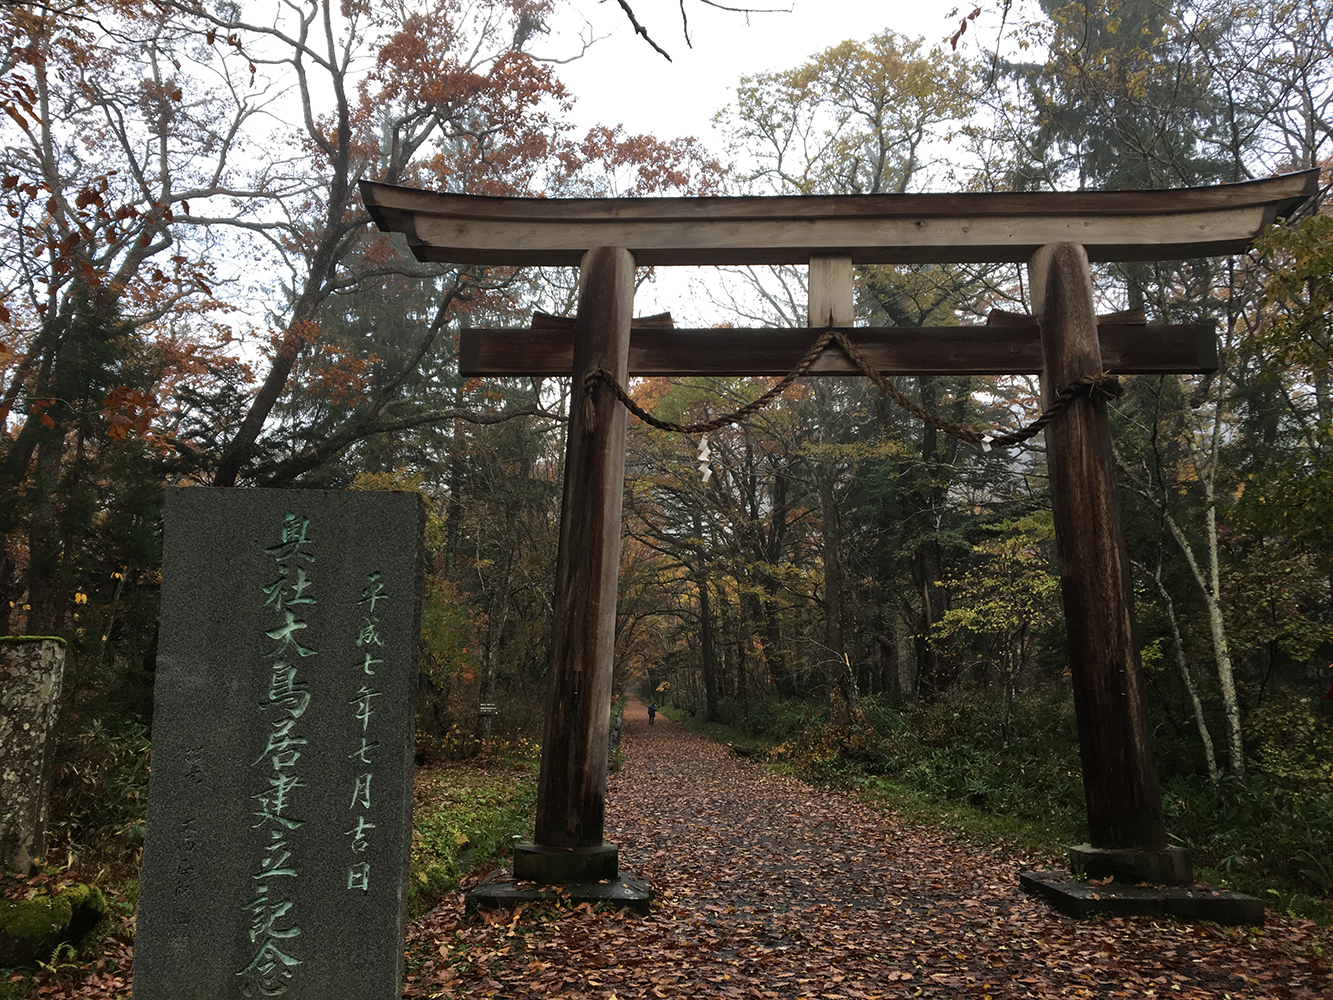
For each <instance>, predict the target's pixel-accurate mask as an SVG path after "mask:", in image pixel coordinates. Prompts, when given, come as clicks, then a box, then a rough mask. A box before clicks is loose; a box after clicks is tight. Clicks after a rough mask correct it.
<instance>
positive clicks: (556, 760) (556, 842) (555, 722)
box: [533, 247, 634, 848]
mask: <svg viewBox="0 0 1333 1000" xmlns="http://www.w3.org/2000/svg"><path fill="white" fill-rule="evenodd" d="M633 308H634V258H633V257H632V256H631V255H630V254H629V252H628V251H626V250H622V249H618V248H615V247H598V248H596V249H593V250H590V251H588V253H587V255H586V256H585V258H584V261H583V266H582V273H581V275H580V288H579V314H578V324H577V329H576V332H575V337H574V342H575V347H574V357H573V371H574V375H575V385H576V386H581V385H582V379H583V376H584V374H586V373H587V372H590V371H592V370H593V369H594V368H599V367H600V368H606V369H608V370H609V371H611V372H613V373H615V376H616V378H617V379H618V380H619V381H620V382H621V383H622V384H623V383H624V380H625V378H626V377H627V360H628V354H629V340H630V321H631V317H632V315H633ZM582 401H583V395H582V390H581V388H580V389H576V391H575V394H574V402H573V405H572V406H571V407H570V422H569V432H568V433H569V437H568V440H567V443H566V446H565V485H564V494H563V500H562V502H561V508H560V549H559V554H558V555H557V557H556V576H555V599H554V607H553V612H552V616H551V652H550V656H551V659H550V689H549V691H548V694H547V702H546V705H547V708H546V722H545V730H544V734H543V736H542V764H541V776H540V778H539V779H538V786H537V822H536V829H535V834H534V838H533V839H534V841H535V842H536V843H537V844H538V845H541V846H544V847H560V848H567V847H596V846H597V845H599V844H601V843H602V820H603V814H604V811H605V807H606V738H607V730H608V729H609V725H610V714H611V676H612V657H613V655H614V652H615V624H616V582H617V574H618V572H619V569H620V530H621V525H620V514H621V498H622V495H623V491H624V485H625V426H626V417H627V413H626V410H625V408H624V407H623V406H621V405H620V402H619V400H617V399H616V397H615V395H614V393H612V391H611V390H610V388H609V387H607V386H606V385H605V384H601V383H599V384H597V386H596V387H595V388H594V390H593V396H592V402H593V405H592V411H593V412H592V414H591V417H592V419H591V422H590V421H589V420H588V417H589V416H590V415H589V414H587V413H585V412H584V406H583V402H582Z"/></svg>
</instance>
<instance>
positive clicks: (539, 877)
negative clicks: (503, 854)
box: [514, 844, 620, 885]
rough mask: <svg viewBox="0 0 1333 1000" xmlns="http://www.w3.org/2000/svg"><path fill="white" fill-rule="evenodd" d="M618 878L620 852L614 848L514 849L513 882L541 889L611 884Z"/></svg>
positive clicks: (528, 846)
mask: <svg viewBox="0 0 1333 1000" xmlns="http://www.w3.org/2000/svg"><path fill="white" fill-rule="evenodd" d="M619 877H620V849H619V848H618V847H616V845H615V844H598V845H597V846H596V847H543V846H542V845H540V844H516V845H515V846H514V878H516V879H521V880H524V881H528V882H537V883H539V884H541V885H570V884H572V883H575V882H602V881H611V882H614V881H615V880H616V879H618V878H619Z"/></svg>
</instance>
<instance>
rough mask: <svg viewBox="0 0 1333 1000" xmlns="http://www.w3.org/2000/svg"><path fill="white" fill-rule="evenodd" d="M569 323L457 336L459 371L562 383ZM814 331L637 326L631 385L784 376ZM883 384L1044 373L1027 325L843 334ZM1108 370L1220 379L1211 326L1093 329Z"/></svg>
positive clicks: (829, 371) (843, 361) (850, 370)
mask: <svg viewBox="0 0 1333 1000" xmlns="http://www.w3.org/2000/svg"><path fill="white" fill-rule="evenodd" d="M573 325H574V324H573V320H564V321H563V323H556V322H554V321H552V320H551V319H546V320H543V322H542V325H541V327H540V328H539V329H531V330H483V329H472V330H463V331H462V336H461V343H460V346H459V370H460V372H461V373H462V375H463V376H464V377H465V378H475V377H477V376H483V375H533V376H555V375H568V374H569V373H570V371H571V370H572V366H573V363H574V331H573ZM823 329H824V328H822V327H819V328H813V329H800V328H796V329H785V330H780V329H769V328H717V329H712V328H705V329H675V328H649V327H639V326H636V327H635V328H634V330H632V331H631V333H630V348H629V374H630V375H633V376H652V375H665V376H679V377H686V376H691V375H778V376H780V375H786V374H787V373H788V372H790V371H791V370H792V369H793V368H795V367H796V365H797V362H799V361H800V360H801V358H803V357H804V356H805V353H806V351H808V350H809V349H810V345H811V344H813V343H814V342H815V341H816V340H817V339H819V335H820V334H821V333H822V332H823ZM840 329H841V330H842V331H843V332H844V333H846V334H847V335H848V337H850V338H851V340H852V342H853V343H854V344H856V346H857V347H858V348H860V349H861V351H862V352H863V353H864V354H865V356H866V359H867V360H868V361H869V362H870V363H871V364H873V365H874V366H875V367H876V368H878V369H879V370H880V371H881V372H884V373H885V374H888V375H907V374H912V375H1001V374H1036V373H1038V372H1040V371H1041V370H1042V365H1043V362H1042V354H1041V335H1040V333H1039V331H1038V328H1037V324H1036V323H1035V322H1034V321H1033V319H1032V317H1030V316H1028V317H1023V323H1022V324H1021V325H1020V324H1017V323H1016V322H1015V323H1013V324H1010V323H1009V322H1007V321H1006V322H1005V323H1003V324H996V325H992V326H955V327H925V328H911V327H873V328H867V327H840ZM1097 333H1098V336H1099V338H1100V341H1101V355H1102V360H1103V363H1104V364H1105V365H1106V367H1107V370H1108V371H1111V372H1113V373H1114V374H1117V375H1156V374H1162V373H1167V372H1172V373H1176V374H1182V375H1184V374H1205V373H1207V372H1212V371H1216V370H1217V337H1216V324H1213V323H1196V324H1184V325H1179V326H1143V325H1141V324H1136V323H1103V324H1101V325H1100V326H1099V327H1098V328H1097ZM810 374H811V375H857V374H860V370H859V369H858V368H856V367H855V366H854V365H853V364H852V363H851V361H849V360H848V358H847V356H846V355H845V354H843V353H842V351H841V350H839V349H838V348H836V347H830V348H829V349H828V350H827V351H825V352H824V355H823V356H822V357H821V358H819V360H817V361H816V362H815V363H814V364H813V365H812V366H811V367H810Z"/></svg>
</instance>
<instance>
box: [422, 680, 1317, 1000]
mask: <svg viewBox="0 0 1333 1000" xmlns="http://www.w3.org/2000/svg"><path fill="white" fill-rule="evenodd" d="M621 747H622V751H623V753H624V758H625V760H624V764H623V766H622V767H621V769H620V770H619V772H618V773H616V774H614V775H612V776H611V778H610V781H609V786H608V794H607V814H606V835H607V837H608V838H610V839H614V840H616V841H618V842H619V844H620V845H621V848H620V849H621V859H622V863H625V864H627V865H630V866H632V867H633V869H634V871H635V873H636V874H639V875H642V876H644V877H646V878H648V879H649V880H650V881H651V882H652V884H653V888H654V891H655V892H656V894H657V900H656V902H655V903H654V905H653V913H652V915H651V916H648V917H638V916H634V915H633V914H626V913H624V912H618V913H617V912H611V913H594V912H591V911H590V909H589V908H587V907H586V906H585V907H580V908H578V909H575V910H574V911H572V912H571V911H568V910H565V911H561V910H559V909H557V908H555V907H551V906H547V907H543V908H540V909H528V910H523V911H518V912H513V911H488V912H483V914H482V916H480V917H479V918H477V919H474V920H473V921H472V922H470V923H463V922H461V909H462V907H461V901H458V902H456V901H450V902H449V903H448V904H446V905H445V906H443V907H441V908H439V909H437V910H436V911H434V912H432V913H431V914H428V915H427V916H426V917H424V918H423V919H422V920H421V921H419V922H418V923H417V925H416V926H415V927H414V928H413V931H412V938H411V941H410V942H409V968H410V969H411V970H412V971H411V973H410V976H409V989H408V993H407V995H408V996H409V997H442V996H447V997H453V996H466V997H485V996H502V997H545V998H551V1000H557V998H566V997H567V998H579V1000H585V998H597V1000H609V998H611V997H615V998H617V1000H624V998H629V997H689V998H694V1000H704V998H714V997H718V998H732V997H736V998H760V1000H766V998H784V1000H785V998H802V997H809V998H812V1000H814V998H821V1000H840V998H848V1000H858V998H864V997H870V998H881V997H882V998H896V997H939V998H946V997H948V998H952V997H959V998H962V997H967V998H976V1000H982V998H985V997H991V998H995V1000H999V998H1019V997H1023V998H1052V1000H1053V998H1057V997H1058V998H1073V997H1095V998H1104V997H1136V998H1138V997H1184V998H1193V1000H1205V998H1206V1000H1223V998H1227V997H1230V998H1232V1000H1260V998H1262V1000H1273V998H1279V997H1290V998H1296V1000H1325V998H1327V997H1330V996H1333V977H1331V976H1330V969H1329V963H1328V958H1329V957H1330V956H1331V955H1333V935H1330V934H1329V933H1328V932H1327V931H1325V930H1322V929H1320V928H1318V927H1317V926H1316V925H1314V924H1312V923H1310V922H1308V921H1294V920H1290V919H1287V918H1285V917H1281V916H1276V915H1273V914H1270V915H1269V920H1268V924H1267V925H1266V926H1265V927H1263V928H1258V929H1256V928H1248V929H1247V928H1220V927H1217V926H1215V925H1211V924H1186V923H1177V922H1174V921H1153V920H1148V919H1092V920H1084V921H1077V920H1073V919H1071V918H1069V917H1065V916H1062V915H1060V914H1058V913H1056V912H1055V911H1054V910H1052V909H1050V908H1049V907H1048V906H1046V905H1045V904H1044V903H1041V902H1038V901H1036V900H1033V899H1030V898H1028V897H1026V896H1025V895H1023V894H1022V893H1021V892H1020V891H1019V889H1018V879H1017V875H1018V872H1019V870H1020V869H1022V868H1024V867H1032V865H1033V860H1032V859H1030V858H1016V857H1012V856H1007V855H1004V854H1001V853H996V852H992V851H989V850H986V849H983V848H978V847H973V846H969V845H964V844H958V843H955V842H953V841H952V840H951V838H950V837H949V836H948V835H945V834H941V833H940V831H938V830H935V829H932V828H929V827H921V826H916V825H912V824H909V823H906V822H902V821H899V820H897V819H895V818H894V817H893V816H892V815H891V814H886V813H883V812H881V811H879V810H877V809H875V808H874V807H872V806H869V805H866V804H864V803H861V802H859V801H857V799H856V798H855V797H853V796H851V795H846V794H841V793H837V792H831V791H827V790H824V789H820V788H815V787H812V786H810V785H807V784H805V783H803V782H800V781H798V780H796V779H793V778H788V777H783V776H780V775H775V774H773V773H772V772H770V771H768V770H767V769H765V768H764V767H763V765H762V764H760V763H757V762H755V761H752V760H745V759H741V758H738V757H736V756H734V755H733V754H732V753H731V752H730V751H728V749H727V748H726V747H724V746H721V745H719V744H717V743H714V742H713V741H711V740H708V739H706V738H704V737H702V736H699V735H696V734H694V733H691V732H689V731H687V730H685V729H684V728H683V727H681V726H679V725H676V724H674V723H672V722H671V721H670V720H669V719H666V718H664V717H663V716H662V715H661V714H660V713H659V714H658V716H657V720H656V724H655V725H654V726H652V727H649V725H648V715H647V711H646V709H645V708H644V706H643V704H642V703H640V702H638V701H637V700H631V701H630V703H629V706H628V707H627V708H626V710H625V721H624V727H623V729H622V743H621ZM1319 950H1322V952H1323V956H1324V957H1322V958H1321V957H1319V954H1318V952H1319Z"/></svg>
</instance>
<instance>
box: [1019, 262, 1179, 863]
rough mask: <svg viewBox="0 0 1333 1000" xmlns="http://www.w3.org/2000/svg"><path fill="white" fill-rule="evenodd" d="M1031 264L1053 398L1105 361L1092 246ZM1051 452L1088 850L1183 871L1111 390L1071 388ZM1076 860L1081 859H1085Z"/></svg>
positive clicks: (1051, 431)
mask: <svg viewBox="0 0 1333 1000" xmlns="http://www.w3.org/2000/svg"><path fill="white" fill-rule="evenodd" d="M1030 274H1031V279H1032V298H1033V306H1034V308H1035V309H1037V310H1040V312H1039V316H1040V324H1041V342H1042V353H1043V356H1044V360H1045V370H1044V371H1043V373H1042V380H1041V381H1042V402H1043V404H1048V403H1049V402H1050V399H1051V397H1052V396H1053V395H1054V394H1056V393H1058V392H1059V391H1060V390H1062V389H1063V388H1064V387H1065V386H1067V385H1069V384H1071V383H1073V382H1075V381H1077V380H1078V379H1080V378H1082V377H1083V376H1084V375H1088V374H1097V373H1100V372H1101V371H1102V358H1101V350H1100V347H1099V345H1098V341H1097V321H1096V316H1095V313H1094V309H1093V297H1092V279H1091V275H1090V273H1089V269H1088V258H1087V254H1086V253H1085V252H1084V250H1083V247H1081V246H1079V245H1077V244H1073V243H1057V244H1052V245H1049V246H1045V247H1042V248H1041V249H1040V250H1038V251H1037V253H1036V255H1035V256H1034V257H1033V258H1032V262H1031V265H1030ZM1046 457H1047V466H1048V469H1049V473H1050V483H1051V507H1052V510H1053V512H1054V517H1055V537H1056V547H1057V550H1058V552H1059V557H1060V586H1061V592H1062V596H1063V599H1064V609H1065V626H1066V629H1067V630H1068V633H1069V640H1068V641H1069V669H1070V674H1071V678H1072V683H1073V689H1074V710H1075V713H1076V715H1077V717H1078V733H1079V752H1080V755H1081V757H1082V762H1083V785H1084V794H1085V797H1086V799H1087V807H1088V829H1089V834H1090V840H1091V852H1092V853H1094V854H1095V853H1097V852H1102V853H1106V852H1112V853H1119V854H1121V855H1127V854H1129V855H1150V856H1154V857H1157V856H1163V855H1170V857H1160V858H1159V860H1160V861H1161V862H1164V863H1158V864H1156V865H1155V866H1154V865H1151V864H1150V865H1149V870H1148V871H1146V872H1145V871H1142V870H1140V869H1141V868H1142V865H1140V866H1139V868H1138V869H1134V872H1135V874H1137V875H1139V876H1141V877H1147V876H1148V875H1162V876H1165V877H1161V878H1154V879H1153V880H1154V881H1163V882H1164V881H1177V880H1178V879H1179V878H1180V877H1181V875H1182V872H1181V871H1180V870H1179V865H1180V859H1179V857H1178V855H1179V853H1180V852H1168V851H1166V847H1167V842H1166V827H1165V824H1164V822H1163V819H1162V799H1161V792H1160V790H1159V788H1158V784H1157V773H1156V770H1155V768H1154V767H1153V762H1152V756H1151V749H1150V743H1149V739H1148V727H1147V723H1146V717H1145V713H1144V706H1143V697H1142V690H1141V686H1142V680H1141V674H1142V669H1141V665H1140V662H1139V650H1138V646H1137V644H1136V642H1135V638H1134V605H1133V593H1134V592H1133V589H1132V584H1131V580H1130V566H1129V557H1128V554H1127V552H1126V549H1125V536H1124V531H1123V529H1122V527H1121V523H1120V498H1119V494H1118V492H1117V487H1116V474H1115V462H1114V459H1113V457H1112V452H1111V433H1110V427H1109V425H1108V423H1107V415H1106V401H1105V399H1103V398H1102V397H1100V396H1098V395H1092V396H1088V397H1080V398H1078V399H1076V400H1074V402H1073V403H1072V404H1071V405H1070V406H1069V408H1068V409H1067V410H1066V411H1065V412H1064V413H1063V414H1062V415H1061V416H1060V417H1059V418H1057V419H1056V420H1054V421H1053V422H1052V423H1051V424H1050V425H1049V426H1048V427H1047V428H1046ZM1075 850H1076V851H1079V850H1080V849H1079V848H1076V849H1075ZM1122 860H1124V858H1122ZM1140 860H1141V859H1140ZM1074 864H1075V867H1076V868H1077V867H1079V863H1078V860H1075V862H1074ZM1130 867H1131V868H1132V867H1133V865H1131V866H1130ZM1187 867H1188V866H1187V865H1186V869H1187ZM1097 873H1098V874H1100V871H1099V872H1097ZM1108 873H1118V874H1125V872H1123V871H1122V869H1116V870H1115V871H1114V872H1112V871H1108ZM1185 874H1187V872H1186V873H1185Z"/></svg>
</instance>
